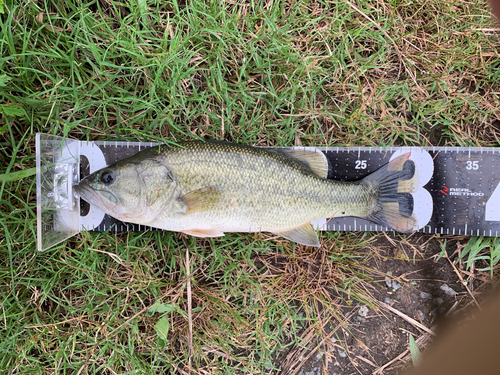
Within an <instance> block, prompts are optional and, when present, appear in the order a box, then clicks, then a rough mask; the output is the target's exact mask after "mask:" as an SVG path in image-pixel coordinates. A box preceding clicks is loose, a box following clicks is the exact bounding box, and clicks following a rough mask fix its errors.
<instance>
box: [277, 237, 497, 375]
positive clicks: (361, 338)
mask: <svg viewBox="0 0 500 375" xmlns="http://www.w3.org/2000/svg"><path fill="white" fill-rule="evenodd" d="M443 240H444V239H443V238H438V237H434V236H428V235H424V234H415V235H413V236H411V237H409V238H408V239H401V238H399V237H395V236H391V235H380V236H378V238H377V240H376V241H375V242H373V243H372V244H370V246H369V248H367V251H370V252H372V253H371V255H370V256H369V257H368V258H367V259H366V260H365V261H364V262H363V263H362V264H361V269H364V271H362V272H363V273H364V274H365V275H366V276H367V277H369V278H371V280H372V282H371V283H370V285H372V286H373V288H371V289H370V294H371V297H372V298H371V301H370V302H372V303H368V304H366V303H362V302H356V303H352V304H349V303H346V304H344V305H343V306H342V307H341V310H342V315H343V316H344V317H345V321H344V324H340V325H338V326H336V327H335V326H332V325H329V324H328V323H327V324H325V326H324V333H323V335H322V336H320V337H319V338H318V337H316V338H315V340H313V341H311V345H309V346H308V348H309V349H310V350H308V351H307V350H304V349H303V348H298V347H295V348H293V349H292V350H291V351H290V352H289V353H287V354H286V355H283V357H281V358H280V360H281V361H283V363H284V365H283V367H282V370H283V372H282V373H286V374H299V375H316V374H335V375H347V374H396V373H401V369H402V368H404V367H408V366H410V365H411V356H410V354H409V350H408V349H409V335H410V334H411V335H413V337H414V338H415V339H416V340H417V344H418V345H419V347H420V348H422V349H423V348H424V347H425V346H426V345H427V344H428V343H429V342H430V341H431V340H432V337H433V336H434V335H435V334H436V332H437V334H439V326H441V323H442V322H443V321H444V320H446V319H447V316H452V315H453V313H454V312H456V311H459V310H460V309H462V308H464V307H465V306H468V305H470V304H472V303H473V296H474V298H475V296H476V295H479V294H480V292H481V291H482V290H484V289H486V288H487V287H488V286H489V285H490V281H489V280H488V278H485V277H484V276H485V275H480V274H478V275H477V276H478V277H479V279H482V280H478V279H474V278H473V279H471V280H470V281H469V282H468V284H467V287H468V289H469V291H468V290H467V288H466V287H465V285H464V284H463V283H462V282H461V279H462V280H464V279H466V278H467V272H465V273H464V270H463V269H461V266H460V263H459V265H458V267H457V266H454V265H453V264H452V262H451V261H450V260H449V259H448V256H450V257H451V258H453V257H456V256H457V251H456V250H457V249H458V251H459V250H460V249H461V242H465V241H460V239H456V238H455V239H451V240H450V239H448V241H447V243H446V249H447V254H448V255H446V254H444V253H442V252H441V251H442V249H443V247H444V243H445V242H443ZM464 240H466V239H465V238H464ZM440 253H441V255H443V254H444V256H442V257H441V258H440V259H438V260H437V261H436V259H437V257H438V256H439V254H440ZM375 270H376V271H375ZM469 276H470V273H469ZM465 281H467V280H465ZM347 301H349V300H347ZM324 318H325V322H327V321H328V317H327V316H326V314H325V317H324ZM309 334H310V333H309V332H308V331H307V330H306V331H305V332H304V335H303V337H304V338H307V335H309ZM294 351H295V352H294ZM292 358H293V359H294V361H293V360H291V359H292ZM287 360H288V361H287Z"/></svg>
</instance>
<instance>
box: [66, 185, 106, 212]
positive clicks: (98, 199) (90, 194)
mask: <svg viewBox="0 0 500 375" xmlns="http://www.w3.org/2000/svg"><path fill="white" fill-rule="evenodd" d="M73 191H74V192H75V193H76V195H78V196H79V197H80V198H82V199H83V200H85V201H86V202H88V203H89V204H90V205H91V206H95V207H97V208H99V209H100V210H102V211H104V212H108V211H111V210H112V209H113V207H114V206H115V205H112V206H111V205H109V204H106V203H105V201H104V199H103V198H102V196H101V195H100V194H99V191H100V190H96V189H93V188H91V187H90V186H88V185H84V184H79V185H75V186H73ZM105 193H106V194H110V193H109V192H108V191H105ZM108 203H111V202H108Z"/></svg>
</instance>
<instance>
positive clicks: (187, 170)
mask: <svg viewBox="0 0 500 375" xmlns="http://www.w3.org/2000/svg"><path fill="white" fill-rule="evenodd" d="M409 156H410V153H407V154H405V155H401V156H399V157H398V158H396V159H394V160H392V161H391V162H389V163H388V164H386V165H385V166H383V167H382V168H380V169H379V170H377V171H375V172H374V173H372V174H370V175H369V176H367V177H365V178H364V179H362V180H360V181H356V182H343V181H336V180H330V179H327V178H326V177H327V174H328V160H327V159H326V157H325V155H324V154H323V153H320V152H314V151H303V150H296V149H267V148H257V147H252V146H245V145H239V144H233V143H228V142H222V141H208V142H201V141H191V142H186V143H183V144H181V145H180V146H178V147H172V146H167V145H161V146H155V147H151V148H148V149H145V150H143V151H140V152H138V153H137V154H135V155H133V156H131V157H129V158H126V159H124V160H121V161H118V162H116V163H114V164H112V165H110V166H108V167H106V168H103V169H101V170H99V171H97V172H94V173H92V174H91V175H89V176H87V177H86V178H84V179H83V180H82V181H81V182H80V184H79V185H78V186H76V187H75V191H76V192H77V194H79V195H80V196H81V198H83V199H84V200H86V201H87V202H89V203H90V204H92V205H95V206H96V207H98V208H100V209H101V210H103V211H104V212H106V213H107V214H108V215H110V216H113V217H115V218H117V219H119V220H122V221H125V222H131V223H135V224H141V225H147V226H152V227H157V228H161V229H166V230H170V231H178V232H183V233H186V234H189V235H193V236H198V237H218V236H223V235H224V233H225V232H261V231H262V232H271V233H274V234H276V235H279V236H282V237H285V238H287V239H289V240H292V241H295V242H297V243H299V244H302V245H307V246H320V244H319V241H318V236H317V234H316V231H315V230H314V228H313V227H312V225H311V220H315V219H323V218H332V217H340V216H356V217H359V218H364V219H367V220H370V221H372V222H374V223H376V224H379V225H382V226H387V227H389V228H392V229H394V230H397V231H401V232H411V231H414V230H416V229H417V223H416V219H415V217H414V216H412V209H413V200H412V197H411V195H409V194H405V193H411V192H414V191H415V190H416V188H417V179H418V177H417V171H416V167H415V165H414V163H413V162H412V161H410V160H408V158H409Z"/></svg>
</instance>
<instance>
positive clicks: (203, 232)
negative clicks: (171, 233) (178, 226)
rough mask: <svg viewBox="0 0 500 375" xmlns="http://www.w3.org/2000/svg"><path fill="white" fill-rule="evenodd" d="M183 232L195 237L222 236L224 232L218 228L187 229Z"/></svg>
mask: <svg viewBox="0 0 500 375" xmlns="http://www.w3.org/2000/svg"><path fill="white" fill-rule="evenodd" d="M181 232H182V233H185V234H189V235H190V236H195V237H222V236H224V232H221V231H220V230H217V229H186V230H183V231H181Z"/></svg>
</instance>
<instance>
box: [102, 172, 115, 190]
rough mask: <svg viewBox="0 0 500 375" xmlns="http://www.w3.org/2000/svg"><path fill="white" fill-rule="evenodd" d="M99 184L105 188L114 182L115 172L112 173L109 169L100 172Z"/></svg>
mask: <svg viewBox="0 0 500 375" xmlns="http://www.w3.org/2000/svg"><path fill="white" fill-rule="evenodd" d="M101 182H102V183H103V184H104V185H106V186H109V185H111V184H112V183H113V182H115V172H113V171H112V170H111V169H106V170H104V171H102V173H101Z"/></svg>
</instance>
